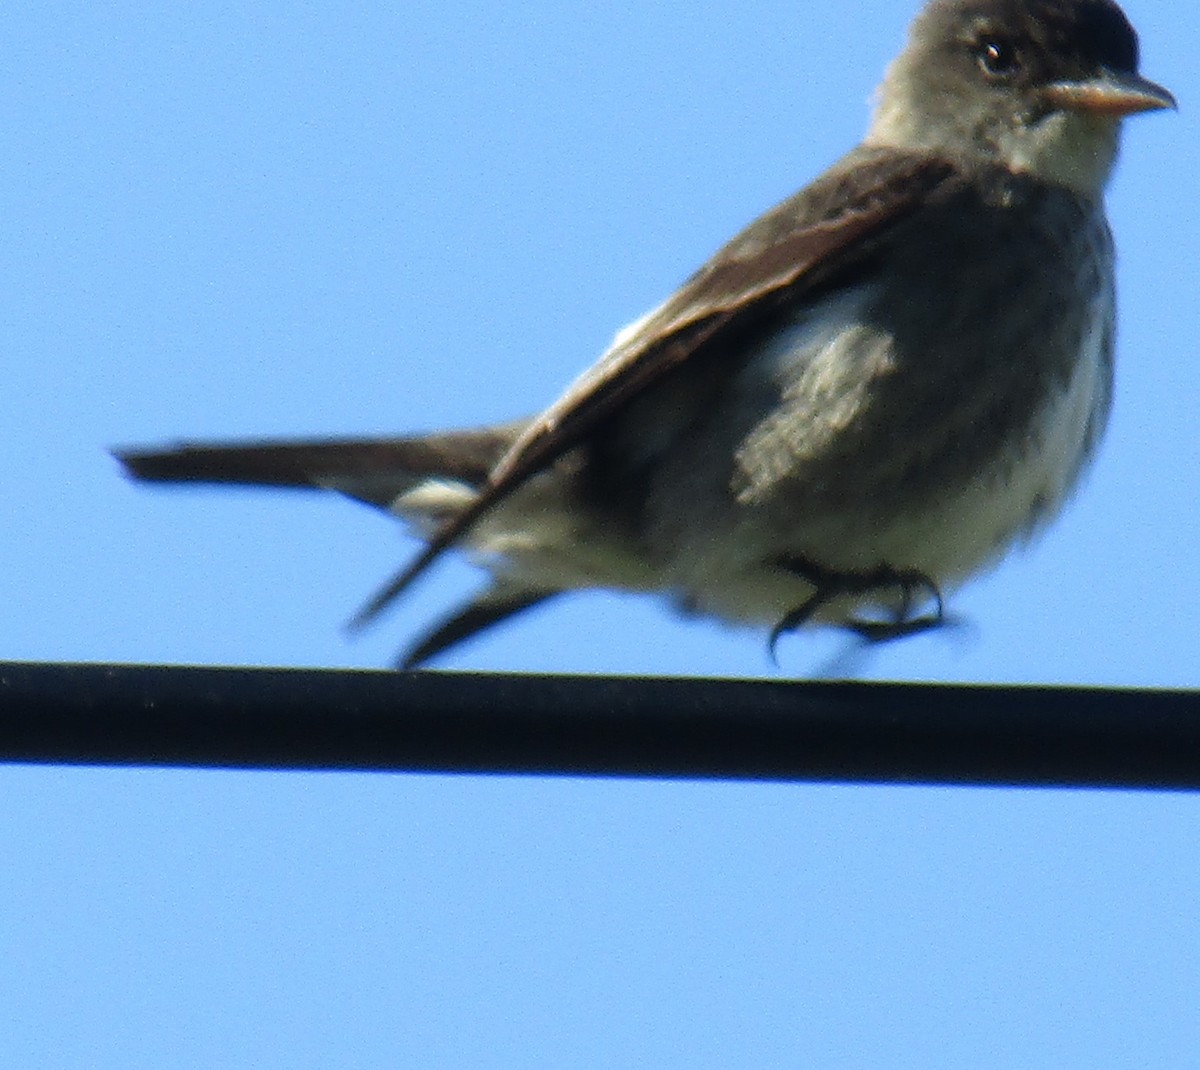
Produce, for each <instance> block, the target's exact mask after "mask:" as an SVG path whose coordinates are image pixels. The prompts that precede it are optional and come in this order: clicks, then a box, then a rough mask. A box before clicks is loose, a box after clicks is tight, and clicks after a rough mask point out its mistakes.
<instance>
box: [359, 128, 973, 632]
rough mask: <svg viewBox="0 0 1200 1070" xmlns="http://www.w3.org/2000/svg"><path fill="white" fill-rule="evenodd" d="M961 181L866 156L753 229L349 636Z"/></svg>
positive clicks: (583, 385) (923, 162) (552, 420)
mask: <svg viewBox="0 0 1200 1070" xmlns="http://www.w3.org/2000/svg"><path fill="white" fill-rule="evenodd" d="M955 175H956V171H955V168H954V166H953V165H952V164H950V163H948V162H947V161H945V160H941V159H937V158H932V157H929V156H918V155H913V154H907V153H902V152H899V151H896V150H889V149H861V148H860V149H858V150H856V151H855V152H853V153H851V154H850V155H849V156H847V157H846V159H845V160H843V161H842V163H841V164H839V165H837V166H835V167H834V168H833V169H831V170H830V171H828V172H826V174H825V175H824V176H823V177H822V178H820V179H818V180H817V181H816V182H815V183H813V184H812V185H811V186H809V187H807V188H806V189H804V190H802V191H801V192H800V193H798V194H796V195H795V196H794V197H792V198H790V199H789V200H787V201H784V202H783V203H782V204H780V205H778V206H777V207H776V208H774V209H773V210H771V211H770V212H768V213H767V214H766V215H764V216H762V217H761V218H760V219H758V220H757V221H756V222H754V223H752V224H751V225H750V226H749V227H748V228H747V229H746V230H744V231H743V232H742V233H741V234H739V235H738V236H737V237H736V238H734V239H733V240H732V241H731V242H729V244H728V245H726V246H725V247H724V248H723V249H721V250H720V251H719V252H718V253H717V254H716V256H714V257H713V258H712V260H710V261H709V262H708V263H707V264H706V265H705V266H704V267H703V268H701V269H700V271H698V272H697V273H696V274H695V275H693V276H692V277H691V278H690V279H689V280H688V281H687V282H686V283H685V284H684V285H683V286H682V287H681V288H680V289H679V290H678V291H677V292H676V293H675V294H674V295H673V296H672V297H671V298H669V299H668V300H667V301H666V302H665V303H664V304H663V305H662V306H661V307H660V308H658V309H656V310H655V311H654V312H652V313H651V314H650V315H649V316H647V317H646V318H645V319H643V320H641V321H640V322H638V323H636V324H635V325H634V326H633V327H632V328H629V329H627V330H626V331H624V332H622V333H621V334H620V335H618V336H617V340H616V342H615V343H614V345H613V347H612V348H611V349H610V350H609V351H608V352H607V353H606V354H605V355H604V356H603V357H602V358H601V359H600V361H599V362H597V363H596V364H595V365H594V366H593V367H592V368H590V369H589V370H588V371H587V372H585V373H584V374H583V375H582V376H581V377H580V378H579V379H577V380H576V381H575V382H574V383H573V384H572V385H571V386H570V387H569V388H568V390H567V391H566V393H565V394H563V396H562V397H561V398H559V400H558V401H556V402H555V403H554V404H553V405H551V406H550V407H549V408H548V409H546V410H545V411H544V412H543V413H542V414H541V415H540V416H538V417H536V418H535V419H533V420H532V421H531V422H530V423H529V424H528V425H526V427H525V429H524V430H523V432H522V433H521V434H520V435H519V436H518V437H517V438H516V439H515V441H514V442H513V444H512V445H511V446H510V447H509V449H508V450H507V451H506V452H505V453H504V455H503V456H502V457H501V458H500V459H499V461H498V463H497V464H496V465H495V467H494V468H493V469H492V470H491V472H490V474H489V476H488V480H487V482H486V484H485V485H484V486H483V488H482V489H481V491H480V493H479V495H478V497H477V498H476V499H475V501H474V502H473V503H472V505H471V506H470V507H469V508H467V509H465V510H464V511H463V512H461V513H459V514H458V515H457V516H455V517H454V519H453V520H451V521H450V522H449V523H447V524H446V525H445V526H444V527H443V528H442V529H441V530H440V531H439V532H438V533H437V534H436V535H435V536H434V537H433V538H432V539H431V540H430V542H429V543H428V545H427V546H426V547H425V549H424V551H423V552H422V553H421V554H420V555H419V556H417V557H416V558H415V559H414V560H413V562H412V563H411V564H410V565H409V566H408V567H407V568H405V569H404V570H403V571H401V572H400V573H398V574H397V575H396V576H395V578H394V579H393V580H392V581H391V582H390V583H388V584H387V585H386V586H385V587H383V588H382V589H381V590H380V591H379V592H378V594H376V595H375V596H374V597H373V598H372V599H371V600H370V602H368V603H367V604H366V605H365V606H364V607H363V608H362V609H361V610H360V611H359V612H358V614H357V615H356V616H355V618H354V620H353V621H352V625H355V626H360V625H364V624H366V623H368V622H369V621H371V620H372V619H373V618H374V617H375V616H377V615H378V613H379V612H380V611H381V610H382V609H383V608H384V607H385V606H387V605H388V603H390V602H391V601H392V600H393V599H394V598H395V597H396V596H397V595H399V594H400V593H401V592H402V591H403V590H404V589H405V588H406V587H407V586H408V585H409V584H410V583H411V582H412V581H413V580H414V579H416V577H417V576H418V575H420V574H421V573H422V572H423V571H424V570H425V569H426V568H427V567H428V566H429V565H430V564H431V563H432V562H433V561H434V560H435V559H436V558H437V557H438V556H439V555H440V554H441V553H442V552H443V551H444V550H446V549H447V548H448V547H450V546H451V545H452V544H453V543H454V542H455V541H456V540H458V539H459V538H460V537H461V536H462V535H464V534H465V533H466V532H467V530H468V529H469V528H470V527H471V526H472V525H473V524H474V523H475V521H476V520H478V519H479V518H480V517H481V516H482V515H483V514H484V513H486V512H487V511H488V510H489V509H491V508H492V507H493V506H495V505H496V504H497V503H498V502H499V501H501V500H502V499H503V498H505V497H506V496H507V495H509V494H511V493H512V492H513V491H514V490H516V489H517V488H518V487H519V486H521V484H522V483H524V482H525V480H527V479H529V478H530V477H531V476H533V475H535V474H536V473H537V472H539V471H541V470H543V469H545V468H546V467H547V466H549V465H550V464H553V463H554V461H556V460H557V459H558V458H559V457H561V456H562V455H563V454H564V453H566V452H567V451H568V450H570V449H571V448H572V447H574V446H577V445H578V444H579V443H580V442H581V441H583V439H584V438H585V437H586V436H587V435H588V434H589V433H590V432H591V431H592V430H593V429H594V428H595V427H596V426H597V425H598V424H600V423H601V422H602V421H603V420H605V419H607V418H608V417H610V416H612V415H613V413H615V412H617V411H619V410H620V409H621V408H622V406H624V405H625V404H627V403H628V402H629V401H630V400H631V399H633V398H635V397H637V396H638V395H639V394H641V392H642V391H644V390H645V389H646V388H647V387H649V386H650V385H651V384H653V383H655V382H656V381H658V380H659V379H661V378H662V376H664V375H665V374H666V373H667V372H669V371H671V370H672V369H674V368H677V367H678V366H680V365H681V364H683V363H684V362H685V361H686V360H688V358H689V357H691V356H692V355H693V354H695V353H697V352H698V351H699V350H700V349H701V348H705V347H708V346H711V345H715V344H720V341H721V339H722V338H723V337H727V336H728V335H729V334H731V333H734V332H739V333H740V332H741V331H743V330H744V329H746V328H747V327H750V326H752V325H754V324H756V323H759V322H761V321H763V320H765V319H766V318H767V317H768V316H770V315H771V313H773V312H774V311H775V310H777V309H778V308H779V307H780V306H781V305H782V304H784V303H785V302H787V303H790V302H794V301H797V300H801V299H802V298H803V296H804V294H805V293H806V292H811V291H812V290H813V289H814V288H815V287H817V286H819V285H821V284H822V282H825V281H828V280H829V279H830V278H831V277H832V276H834V275H836V274H837V273H838V272H839V271H841V270H845V269H846V268H847V267H848V266H849V265H851V264H852V263H854V262H855V261H856V260H859V259H860V258H863V257H865V256H867V255H869V253H870V251H871V249H872V248H873V247H874V244H875V242H876V240H877V239H878V238H879V237H880V236H881V235H882V234H883V233H884V232H885V231H886V230H888V229H889V228H890V227H892V226H894V225H895V224H896V223H897V222H898V221H899V220H901V219H903V218H904V217H906V216H907V215H909V214H910V213H911V212H913V211H915V210H916V208H918V207H919V206H920V205H921V204H923V203H925V202H926V200H927V199H928V198H929V197H930V196H931V195H933V194H934V193H935V192H936V191H938V190H939V188H940V187H945V186H947V185H948V184H950V183H951V182H952V180H953V178H954V177H955Z"/></svg>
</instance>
